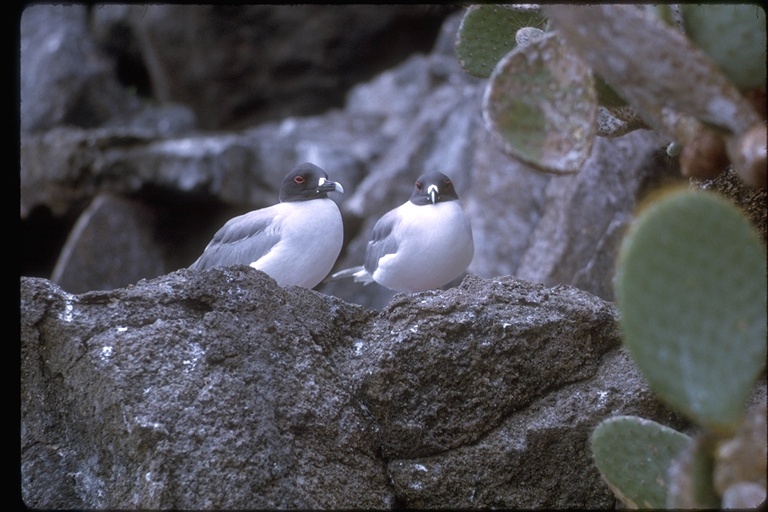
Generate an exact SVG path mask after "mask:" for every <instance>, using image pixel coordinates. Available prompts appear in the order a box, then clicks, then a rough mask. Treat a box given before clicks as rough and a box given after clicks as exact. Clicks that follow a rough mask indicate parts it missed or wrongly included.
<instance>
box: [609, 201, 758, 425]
mask: <svg viewBox="0 0 768 512" xmlns="http://www.w3.org/2000/svg"><path fill="white" fill-rule="evenodd" d="M616 303H617V306H618V308H619V311H620V313H621V328H622V331H623V335H624V342H625V344H626V346H627V348H628V349H629V351H630V353H631V355H632V358H633V359H634V361H635V363H636V364H637V366H638V368H639V369H640V371H641V372H642V373H643V374H644V375H645V377H646V378H647V380H648V382H649V384H650V386H651V387H652V389H653V390H654V392H655V393H656V394H657V395H658V396H659V397H660V398H661V399H662V400H664V401H665V402H667V403H668V404H669V405H670V406H672V407H673V408H675V409H677V410H679V411H680V412H682V413H684V414H685V415H687V416H688V417H689V418H691V419H692V420H694V421H696V422H697V423H699V424H700V425H703V426H705V427H709V428H711V429H713V430H715V431H721V432H728V431H730V430H731V429H732V428H733V427H734V426H735V424H736V423H737V422H738V420H739V419H740V417H741V416H742V414H743V411H744V407H745V402H746V399H747V397H748V396H749V394H750V392H751V390H752V388H753V386H754V384H755V381H756V379H757V377H758V376H759V374H760V372H761V371H762V369H763V368H764V366H765V360H766V253H765V247H764V246H763V244H762V242H761V240H760V238H759V235H758V233H757V230H756V229H755V228H754V227H753V226H752V225H751V224H750V223H749V221H748V220H747V219H746V218H745V217H744V216H743V215H742V214H741V212H740V210H738V209H737V208H736V207H735V206H733V205H732V204H731V203H729V202H728V201H727V200H725V199H724V198H722V197H721V196H718V195H717V194H714V193H711V192H706V191H698V192H694V191H689V190H676V191H673V192H670V193H668V194H666V195H665V196H663V197H662V198H661V199H659V200H658V201H656V202H655V203H653V204H651V205H650V206H649V207H648V208H647V209H646V210H644V211H643V212H642V213H641V214H640V216H639V217H638V219H637V220H636V221H635V223H634V224H633V226H632V227H631V228H630V231H629V233H628V234H627V236H626V237H625V239H624V241H623V244H622V247H621V251H620V254H619V261H618V268H617V275H616Z"/></svg>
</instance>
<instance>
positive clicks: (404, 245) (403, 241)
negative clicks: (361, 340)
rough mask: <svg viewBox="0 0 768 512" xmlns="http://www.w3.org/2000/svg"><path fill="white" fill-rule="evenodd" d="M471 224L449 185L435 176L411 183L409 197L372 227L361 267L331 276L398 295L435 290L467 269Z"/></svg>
mask: <svg viewBox="0 0 768 512" xmlns="http://www.w3.org/2000/svg"><path fill="white" fill-rule="evenodd" d="M474 251H475V249H474V241H473V237H472V226H471V225H470V222H469V218H468V217H467V216H466V214H465V213H464V209H463V208H462V207H461V203H459V197H458V195H457V194H456V190H455V188H454V187H453V182H452V181H451V179H450V178H448V176H446V175H445V174H443V173H441V172H428V173H425V174H423V175H422V176H420V177H419V179H417V180H416V183H415V184H414V187H413V192H412V193H411V197H410V199H408V201H406V202H405V203H404V204H402V205H400V206H398V207H397V208H395V209H393V210H390V211H389V212H387V213H386V214H384V215H383V216H382V217H381V218H380V219H379V220H378V221H377V222H376V224H375V225H374V227H373V231H372V233H371V238H370V240H369V242H368V245H367V246H366V253H365V263H364V264H363V265H360V266H357V267H352V268H348V269H345V270H341V271H339V272H336V273H334V274H333V275H332V276H331V279H332V280H337V279H342V278H346V277H353V278H354V280H355V281H357V282H362V283H364V284H370V283H372V282H376V283H378V284H380V285H382V286H385V287H387V288H389V289H392V290H395V291H399V292H418V291H424V290H430V289H434V288H440V287H442V286H444V285H446V284H448V283H449V282H451V281H453V280H454V279H456V278H457V277H459V276H460V275H461V274H462V273H464V272H465V271H466V270H467V267H469V264H470V263H471V262H472V258H473V257H474Z"/></svg>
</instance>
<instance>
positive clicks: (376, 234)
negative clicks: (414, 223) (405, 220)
mask: <svg viewBox="0 0 768 512" xmlns="http://www.w3.org/2000/svg"><path fill="white" fill-rule="evenodd" d="M397 222H398V216H397V213H396V211H395V210H390V211H388V212H387V213H386V214H384V216H383V217H381V218H380V219H379V220H378V221H377V222H376V224H375V225H374V226H373V232H372V233H371V240H370V241H369V242H368V246H367V247H366V250H365V265H364V266H365V270H366V272H368V273H369V274H370V275H373V273H374V272H375V271H376V268H377V267H378V266H379V259H380V258H381V257H382V256H384V255H386V254H393V253H395V252H396V251H397V246H398V243H397V240H395V239H394V238H393V237H392V236H390V235H391V234H392V230H393V229H394V228H395V225H396V224H397Z"/></svg>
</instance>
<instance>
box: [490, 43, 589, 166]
mask: <svg viewBox="0 0 768 512" xmlns="http://www.w3.org/2000/svg"><path fill="white" fill-rule="evenodd" d="M483 116H484V118H485V121H486V124H487V128H488V129H489V131H490V132H491V133H493V134H494V135H496V138H497V139H498V140H499V141H500V143H501V145H502V147H503V149H504V150H505V151H506V152H507V153H508V154H509V155H510V156H512V157H513V158H517V159H520V160H523V161H525V162H527V163H529V164H531V165H533V166H534V167H537V168H538V169H540V170H543V171H547V172H553V173H560V174H565V173H573V172H577V171H578V170H579V169H580V168H581V166H582V164H583V163H584V161H585V160H586V159H587V158H588V157H589V153H590V151H591V149H592V143H593V141H594V139H595V133H596V131H597V127H596V124H595V118H596V116H597V94H596V92H595V87H594V80H593V78H592V73H591V71H590V69H589V68H588V67H587V66H586V65H585V64H584V63H583V62H582V61H581V59H579V58H577V57H576V56H574V55H573V54H572V53H571V52H570V51H569V50H568V48H567V47H566V46H565V45H564V44H563V42H562V40H561V39H560V38H559V37H557V34H554V33H548V34H545V35H544V36H543V37H541V38H539V39H536V40H534V41H531V42H530V44H528V45H527V46H525V47H518V48H515V49H514V50H512V51H511V52H509V53H508V54H507V55H505V56H504V57H503V58H502V60H501V61H500V62H499V64H498V65H497V66H496V68H495V69H494V70H493V74H492V75H491V79H490V81H489V82H488V86H487V88H486V92H485V97H484V99H483Z"/></svg>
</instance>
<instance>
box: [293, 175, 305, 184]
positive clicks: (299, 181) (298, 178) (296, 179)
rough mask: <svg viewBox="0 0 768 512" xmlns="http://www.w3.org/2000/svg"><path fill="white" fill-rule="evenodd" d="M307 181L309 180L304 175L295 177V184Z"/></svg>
mask: <svg viewBox="0 0 768 512" xmlns="http://www.w3.org/2000/svg"><path fill="white" fill-rule="evenodd" d="M305 181H307V180H305V179H304V176H301V175H299V176H296V177H295V178H293V182H294V183H295V184H297V185H303V184H304V182H305Z"/></svg>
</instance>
